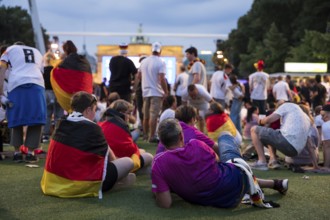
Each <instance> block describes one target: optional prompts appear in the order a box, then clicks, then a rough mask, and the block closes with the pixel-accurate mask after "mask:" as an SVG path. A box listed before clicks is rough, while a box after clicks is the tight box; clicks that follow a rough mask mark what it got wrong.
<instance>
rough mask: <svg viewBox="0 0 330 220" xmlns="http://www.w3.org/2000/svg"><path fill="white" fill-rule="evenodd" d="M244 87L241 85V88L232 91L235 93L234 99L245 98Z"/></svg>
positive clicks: (237, 87)
mask: <svg viewBox="0 0 330 220" xmlns="http://www.w3.org/2000/svg"><path fill="white" fill-rule="evenodd" d="M242 87H243V85H241V84H240V86H236V87H235V88H234V90H233V91H232V93H233V98H234V99H238V98H241V97H243V95H244V94H243V90H242Z"/></svg>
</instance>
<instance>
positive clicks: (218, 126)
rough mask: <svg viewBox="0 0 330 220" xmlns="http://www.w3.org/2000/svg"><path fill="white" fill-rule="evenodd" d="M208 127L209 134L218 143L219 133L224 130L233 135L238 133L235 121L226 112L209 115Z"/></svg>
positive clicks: (207, 119)
mask: <svg viewBox="0 0 330 220" xmlns="http://www.w3.org/2000/svg"><path fill="white" fill-rule="evenodd" d="M206 128H207V132H208V136H209V137H210V138H211V139H212V140H213V141H215V142H216V143H217V142H218V138H219V135H220V134H221V132H223V131H228V132H229V133H231V134H232V135H233V137H236V135H237V130H236V127H235V125H234V123H233V121H232V120H231V119H230V117H229V116H228V115H227V114H225V113H223V114H214V115H210V116H208V117H207V118H206Z"/></svg>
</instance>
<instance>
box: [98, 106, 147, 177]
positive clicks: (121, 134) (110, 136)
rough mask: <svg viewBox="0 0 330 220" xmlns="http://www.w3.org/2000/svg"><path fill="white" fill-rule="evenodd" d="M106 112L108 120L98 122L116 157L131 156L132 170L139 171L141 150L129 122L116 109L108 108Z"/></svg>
mask: <svg viewBox="0 0 330 220" xmlns="http://www.w3.org/2000/svg"><path fill="white" fill-rule="evenodd" d="M105 114H106V115H107V116H108V120H107V121H103V122H99V123H98V124H99V126H100V127H101V128H102V131H103V133H104V136H105V139H106V140H107V143H108V145H109V146H111V150H112V151H113V153H114V154H115V155H116V157H119V158H121V157H130V158H131V159H132V160H133V164H134V168H133V170H131V172H135V171H137V170H138V169H140V168H141V160H140V150H139V148H138V146H137V144H136V143H135V142H134V141H133V139H132V135H131V132H130V130H129V127H128V125H127V123H126V122H125V121H124V120H123V118H122V117H124V116H123V115H122V114H121V113H119V112H117V111H116V110H114V109H107V111H106V112H105Z"/></svg>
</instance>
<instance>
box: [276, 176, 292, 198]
mask: <svg viewBox="0 0 330 220" xmlns="http://www.w3.org/2000/svg"><path fill="white" fill-rule="evenodd" d="M274 189H275V190H277V191H278V192H279V193H281V194H282V195H285V194H286V192H287V191H288V189H289V180H288V179H283V180H278V179H274Z"/></svg>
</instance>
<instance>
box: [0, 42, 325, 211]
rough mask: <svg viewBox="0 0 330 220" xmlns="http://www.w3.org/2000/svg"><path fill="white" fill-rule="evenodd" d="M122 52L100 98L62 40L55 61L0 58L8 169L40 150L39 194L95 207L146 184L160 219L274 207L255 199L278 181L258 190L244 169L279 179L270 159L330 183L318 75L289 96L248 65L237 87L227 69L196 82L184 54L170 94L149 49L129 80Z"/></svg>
mask: <svg viewBox="0 0 330 220" xmlns="http://www.w3.org/2000/svg"><path fill="white" fill-rule="evenodd" d="M128 49H129V48H128V45H127V44H121V45H119V55H118V56H114V57H113V58H112V59H111V60H110V63H109V70H110V71H111V76H110V79H109V86H107V80H108V79H106V78H104V79H103V82H102V83H101V84H100V85H96V84H95V83H94V84H93V79H92V74H91V68H90V65H89V63H88V61H87V60H86V59H85V58H84V57H83V56H81V55H79V54H78V53H77V48H76V46H75V45H74V43H73V42H72V41H70V40H69V41H66V42H65V43H64V44H63V51H64V54H63V56H62V58H61V60H56V59H55V58H54V56H53V54H52V53H51V52H47V53H46V54H45V55H44V56H42V55H41V54H40V52H39V51H38V50H37V49H35V48H32V47H28V46H25V45H24V44H23V43H21V42H18V43H16V44H15V45H12V46H8V47H6V48H5V49H4V50H2V52H3V54H2V56H1V69H0V92H1V95H2V98H1V100H2V102H3V104H4V105H5V106H6V113H7V120H8V127H9V128H10V129H11V131H12V133H11V142H10V144H11V145H12V146H14V153H13V160H14V161H16V162H22V161H25V162H29V163H33V162H37V161H38V155H37V153H36V149H38V148H39V146H40V142H41V141H49V148H48V153H47V157H46V163H45V167H44V173H43V176H42V180H41V189H42V192H43V193H44V194H46V195H52V196H58V197H63V198H74V197H86V196H98V197H100V198H101V197H102V193H103V192H106V191H109V190H113V189H114V188H118V187H123V186H129V185H132V184H134V182H135V181H136V178H137V177H136V175H139V174H143V173H148V174H151V181H152V192H153V193H154V195H155V200H156V203H157V205H158V206H160V207H164V208H169V207H170V206H171V205H172V197H171V193H176V194H177V195H179V196H180V197H182V198H183V199H184V200H186V201H188V202H191V203H196V204H200V205H209V206H215V207H223V208H232V207H237V206H238V205H239V204H240V203H241V202H242V200H244V198H245V199H246V198H247V201H248V202H250V203H251V204H254V205H256V206H258V207H263V208H272V207H276V206H277V204H276V203H273V202H265V200H264V195H263V192H262V190H261V188H272V189H274V190H276V191H278V192H279V193H281V194H286V192H287V191H288V182H289V180H288V179H273V180H265V179H258V178H256V176H255V175H254V173H253V169H256V170H263V171H266V170H268V169H278V168H280V167H281V166H282V164H281V163H280V162H279V160H280V156H279V155H278V154H277V152H276V151H277V150H278V151H280V152H281V153H282V154H283V155H284V156H286V158H285V161H289V163H292V164H298V165H310V167H309V168H308V170H312V171H314V172H330V103H327V102H329V101H330V100H329V94H330V84H329V78H328V77H327V76H326V75H325V76H324V77H323V82H322V79H321V76H320V75H316V76H315V79H308V80H307V79H303V80H301V81H299V85H298V84H295V83H294V82H293V81H292V80H291V78H290V76H287V77H286V80H285V81H284V80H283V77H282V76H279V77H277V79H276V80H274V79H272V78H270V77H269V74H267V73H266V72H264V67H265V64H264V61H262V60H259V61H258V62H257V63H256V64H255V67H256V72H255V73H252V74H250V75H249V77H248V79H247V80H246V82H245V83H243V82H241V81H240V80H239V79H238V76H237V75H235V74H234V73H233V70H234V67H233V66H232V65H231V64H225V65H224V67H223V70H218V71H216V72H215V73H214V74H213V75H212V77H211V78H210V79H208V78H207V74H206V69H205V61H203V60H202V59H200V58H198V51H197V49H196V48H195V47H190V48H188V49H186V51H185V53H186V58H187V60H188V61H189V64H188V65H187V66H184V65H182V66H181V67H180V71H181V72H180V74H179V75H178V76H177V78H176V81H175V83H174V85H172V86H170V85H169V84H168V82H167V79H166V64H165V62H164V61H163V60H162V59H161V52H162V45H161V44H160V43H159V42H154V43H153V44H152V45H151V55H150V56H148V57H141V59H140V64H141V65H140V67H139V68H136V67H135V65H134V63H133V62H132V61H131V60H130V59H128V58H127V57H126V56H127V53H128ZM52 121H55V124H56V126H55V127H53V126H52ZM24 127H26V131H25V132H24V130H23V128H24ZM140 136H141V137H142V138H143V140H144V141H145V142H148V143H157V144H158V145H157V152H156V155H152V154H151V153H148V152H146V151H145V150H144V149H142V148H141V147H140V146H138V144H137V140H138V139H139V137H140ZM243 143H250V146H251V148H253V149H254V150H255V152H256V154H257V161H255V162H254V163H247V162H246V161H245V160H244V159H245V158H244V157H243V156H242V153H241V151H242V147H243V145H244V144H243ZM22 146H23V147H24V148H25V149H27V151H26V152H25V151H24V152H22ZM320 146H322V151H323V161H322V162H323V163H320V159H319V150H318V149H319V147H320ZM265 149H266V150H267V152H268V153H269V158H267V157H266V155H265Z"/></svg>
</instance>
